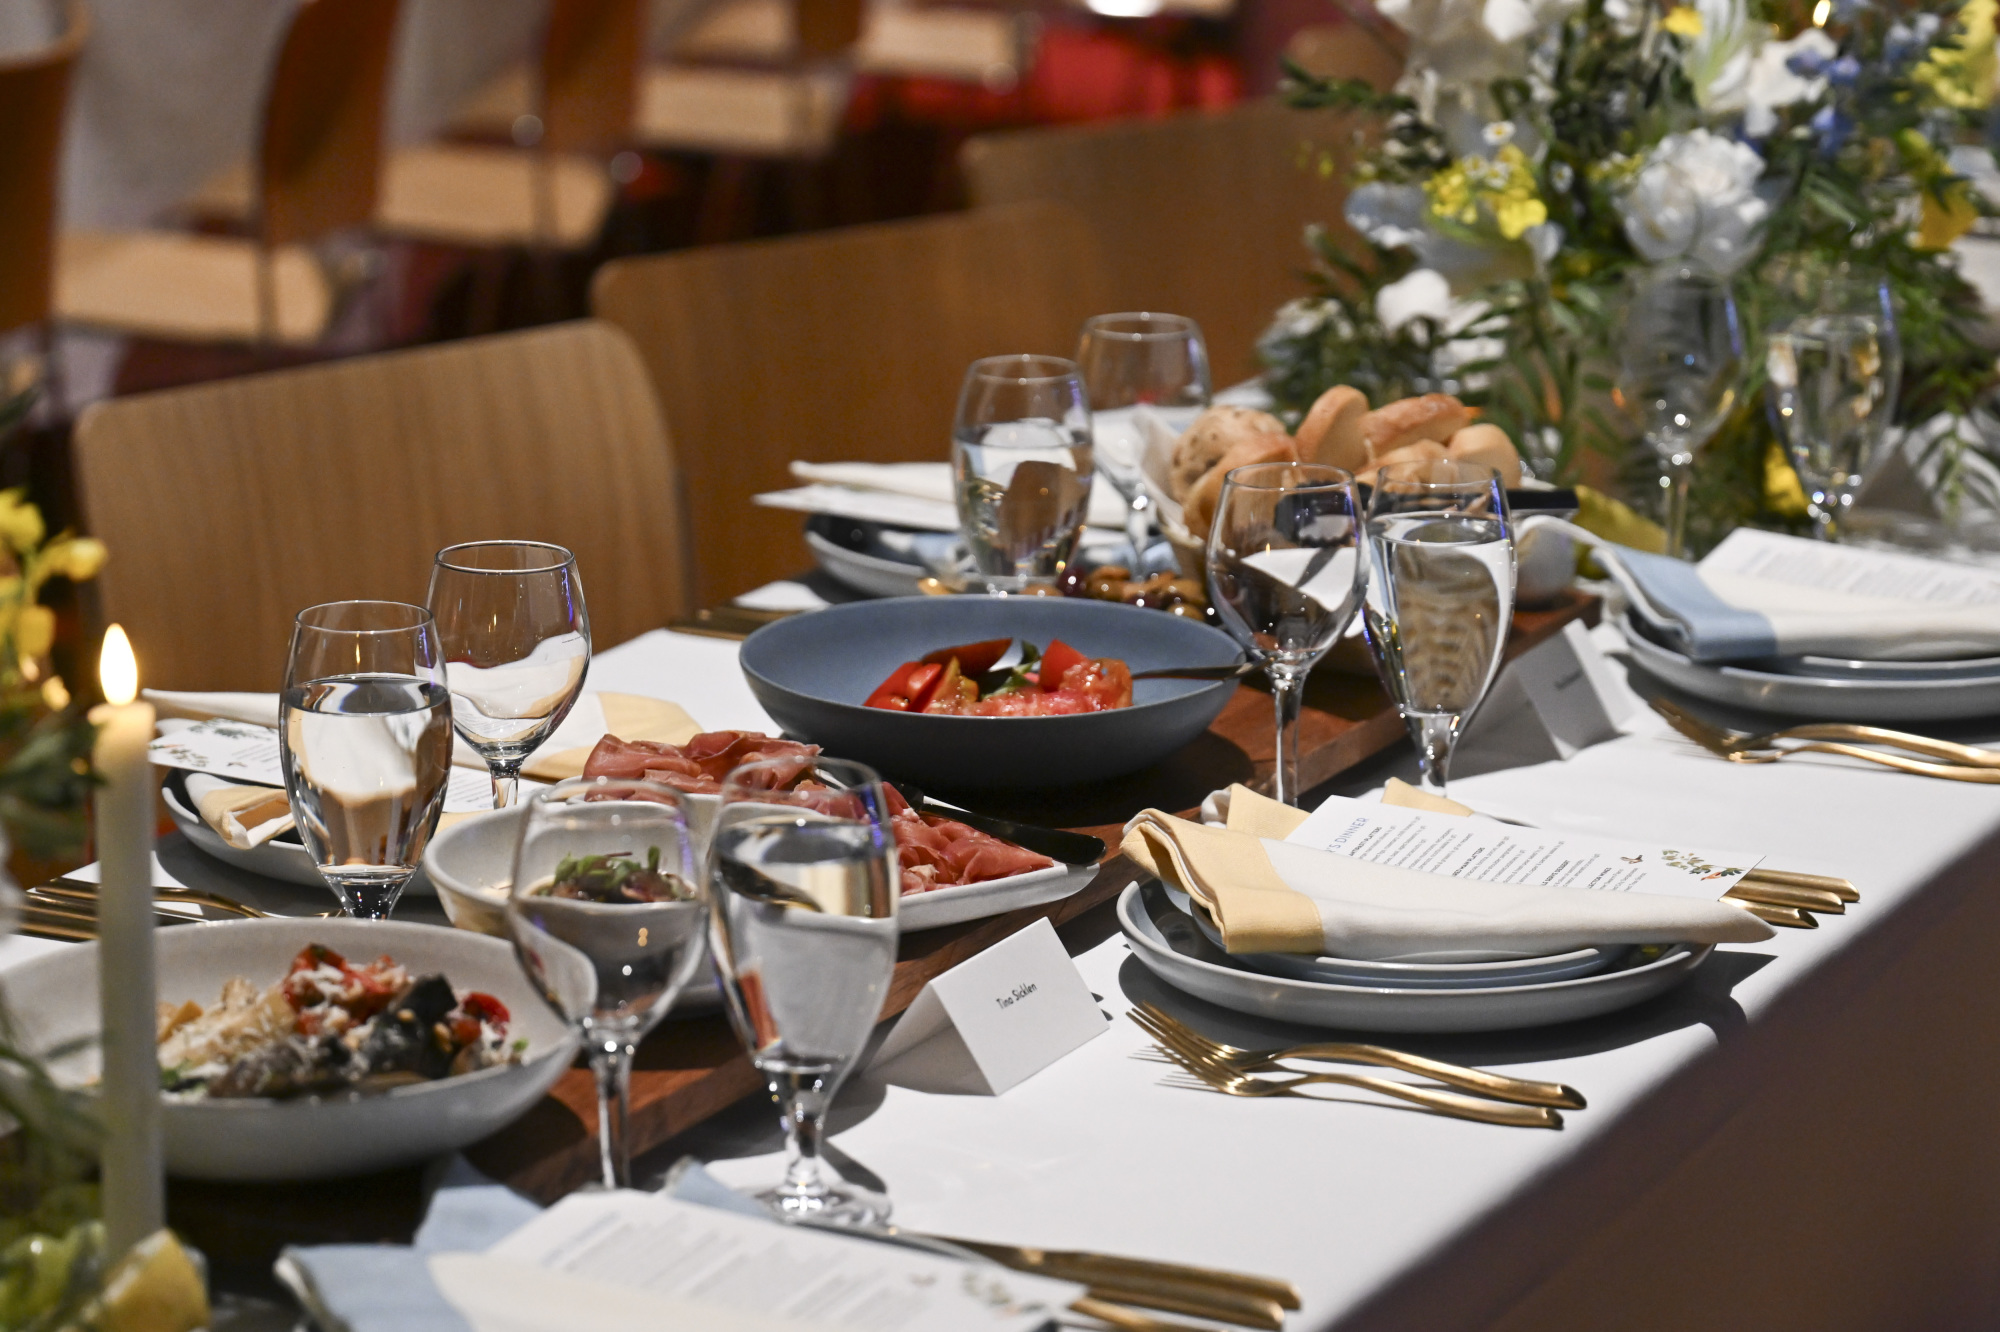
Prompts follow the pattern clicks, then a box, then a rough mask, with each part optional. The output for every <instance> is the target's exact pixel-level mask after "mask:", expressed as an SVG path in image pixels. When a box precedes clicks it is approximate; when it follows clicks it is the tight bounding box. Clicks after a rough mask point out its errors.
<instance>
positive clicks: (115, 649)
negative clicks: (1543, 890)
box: [97, 624, 139, 708]
mask: <svg viewBox="0 0 2000 1332" xmlns="http://www.w3.org/2000/svg"><path fill="white" fill-rule="evenodd" d="M97 679H98V682H99V683H100V684H102V685H103V686H104V701H105V702H106V703H109V704H112V705H113V706H115V707H121V708H122V707H124V706H125V705H126V704H127V703H130V702H131V701H132V700H133V699H135V698H137V697H138V696H139V659H138V658H137V657H134V656H133V655H132V640H131V639H129V638H127V637H125V630H124V629H123V628H122V627H121V626H119V625H115V624H114V625H112V626H111V627H110V628H109V629H106V630H105V631H104V648H103V650H102V651H101V652H100V653H99V655H98V658H97Z"/></svg>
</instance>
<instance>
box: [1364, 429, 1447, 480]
mask: <svg viewBox="0 0 2000 1332" xmlns="http://www.w3.org/2000/svg"><path fill="white" fill-rule="evenodd" d="M1445 457H1446V453H1445V447H1444V445H1442V444H1440V443H1438V442H1437V441H1436V440H1434V439H1419V440H1414V441H1412V442H1410V443H1408V444H1405V445H1403V447H1401V448H1399V449H1391V450H1389V451H1388V452H1387V453H1385V454H1383V455H1381V456H1380V457H1379V458H1377V459H1376V460H1375V465H1374V466H1373V467H1370V468H1367V469H1366V470H1364V471H1361V472H1357V473H1355V476H1354V479H1355V480H1356V481H1359V482H1361V483H1363V484H1364V485H1371V486H1372V485H1374V484H1375V477H1376V476H1377V474H1378V473H1380V472H1381V470H1382V469H1383V468H1384V467H1394V466H1396V465H1397V464H1398V463H1416V462H1443V461H1444V459H1445Z"/></svg>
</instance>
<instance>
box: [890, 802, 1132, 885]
mask: <svg viewBox="0 0 2000 1332" xmlns="http://www.w3.org/2000/svg"><path fill="white" fill-rule="evenodd" d="M891 785H893V786H894V787H895V788H896V790H898V791H899V792H901V793H902V796H903V799H905V800H907V801H909V802H910V805H911V806H912V807H913V808H915V809H918V810H921V811H922V812H924V813H925V814H935V815H936V816H937V817H939V818H941V819H951V820H953V821H954V822H957V823H962V824H964V825H965V826H966V827H968V828H977V829H978V830H979V831H980V832H983V833H991V834H993V836H995V837H998V838H999V839H1000V840H1001V841H1003V842H1012V843H1013V844H1014V845H1015V846H1019V847H1025V848H1027V849H1028V850H1030V851H1034V852H1036V853H1038V854H1040V855H1044V856H1047V857H1049V858H1050V859H1051V860H1060V861H1061V862H1062V863H1063V864H1065V865H1095V864H1096V863H1097V862H1098V861H1100V860H1102V859H1104V840H1103V839H1102V838H1098V837H1092V836H1090V835H1089V834H1087V833H1073V832H1066V831H1064V830H1063V829H1061V828H1044V827H1042V826H1040V825H1039V824H1034V823H1018V822H1016V821H1015V820H1013V819H1003V818H1001V817H999V816H998V815H996V814H976V813H974V812H972V811H971V810H967V809H954V808H953V807H952V806H950V805H947V804H945V803H943V802H942V801H938V800H933V799H931V798H930V797H929V796H927V795H925V794H924V793H923V790H922V788H920V787H916V786H912V785H910V784H909V783H908V782H892V783H891Z"/></svg>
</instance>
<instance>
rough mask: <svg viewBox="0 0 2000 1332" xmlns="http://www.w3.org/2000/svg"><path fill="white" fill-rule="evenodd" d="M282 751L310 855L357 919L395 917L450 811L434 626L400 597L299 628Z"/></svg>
mask: <svg viewBox="0 0 2000 1332" xmlns="http://www.w3.org/2000/svg"><path fill="white" fill-rule="evenodd" d="M282 705H283V706H282V724H281V725H280V726H279V727H278V754H279V760H280V762H281V764H282V766H283V769H284V774H285V794H286V795H287V796H288V797H290V799H291V805H292V818H293V820H294V821H295V822H296V823H297V825H298V830H299V839H300V840H301V841H303V842H304V843H305V846H306V853H307V854H308V855H310V856H311V857H312V859H313V863H314V864H315V865H317V866H319V872H320V876H321V877H322V878H324V879H325V880H326V883H327V886H328V887H329V888H331V889H333V892H334V895H335V896H336V897H338V898H339V899H340V905H341V909H342V910H344V911H345V912H346V913H347V914H348V915H350V916H360V917H364V918H367V919H371V920H381V919H385V918H387V916H388V915H389V913H390V912H391V911H392V910H394V909H395V906H396V899H397V898H399V897H401V896H402V894H403V888H404V886H405V885H407V884H408V883H409V881H410V876H412V875H413V874H415V873H416V872H417V866H418V864H420V863H421V862H422V860H423V855H424V847H425V845H426V844H427V843H428V842H429V841H430V838H431V833H432V832H434V831H435V830H436V828H437V822H438V814H439V813H440V812H441V811H442V810H443V809H444V792H445V786H446V784H447V782H448V781H449V779H450V776H451V706H450V701H449V695H448V694H447V693H446V691H445V682H444V653H443V651H442V650H441V648H440V647H439V644H438V632H437V624H436V622H435V621H434V620H432V619H431V613H430V612H429V611H427V610H425V609H424V608H423V607H422V606H409V605H405V604H404V603H402V602H400V601H334V602H328V603H327V604H325V605H323V606H309V607H307V608H306V609H305V610H302V611H300V612H299V614H298V618H297V619H296V620H295V621H294V622H293V625H292V646H291V653H290V655H289V657H288V658H287V660H286V663H285V692H284V694H283V698H282Z"/></svg>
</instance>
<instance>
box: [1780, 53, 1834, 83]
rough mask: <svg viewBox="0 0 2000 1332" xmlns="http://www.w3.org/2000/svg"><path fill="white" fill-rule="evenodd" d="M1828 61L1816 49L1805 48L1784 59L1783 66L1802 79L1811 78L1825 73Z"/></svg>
mask: <svg viewBox="0 0 2000 1332" xmlns="http://www.w3.org/2000/svg"><path fill="white" fill-rule="evenodd" d="M1829 63H1831V62H1829V61H1828V60H1827V58H1826V57H1825V56H1823V55H1821V54H1820V53H1819V52H1818V51H1813V50H1805V51H1800V52H1798V53H1797V54H1796V55H1793V56H1792V57H1791V58H1790V59H1788V60H1786V61H1785V68H1786V69H1788V70H1790V71H1791V72H1792V73H1794V74H1796V75H1798V76H1799V77H1800V78H1802V79H1813V78H1818V77H1819V76H1820V75H1821V74H1823V73H1825V72H1826V67H1827V65H1828V64H1829Z"/></svg>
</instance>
